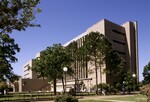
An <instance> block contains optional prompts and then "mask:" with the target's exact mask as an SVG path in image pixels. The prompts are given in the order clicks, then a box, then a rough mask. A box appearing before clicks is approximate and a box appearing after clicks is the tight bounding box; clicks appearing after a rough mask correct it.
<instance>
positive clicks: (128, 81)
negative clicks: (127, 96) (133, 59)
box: [124, 72, 135, 93]
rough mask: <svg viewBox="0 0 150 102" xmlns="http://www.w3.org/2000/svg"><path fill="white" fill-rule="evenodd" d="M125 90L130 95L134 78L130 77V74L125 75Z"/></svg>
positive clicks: (133, 85)
mask: <svg viewBox="0 0 150 102" xmlns="http://www.w3.org/2000/svg"><path fill="white" fill-rule="evenodd" d="M124 81H125V90H126V91H128V93H130V92H131V91H132V90H133V89H134V88H135V78H134V77H133V76H132V73H130V72H127V73H125V78H124Z"/></svg>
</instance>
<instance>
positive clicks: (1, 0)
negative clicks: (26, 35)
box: [0, 0, 41, 35]
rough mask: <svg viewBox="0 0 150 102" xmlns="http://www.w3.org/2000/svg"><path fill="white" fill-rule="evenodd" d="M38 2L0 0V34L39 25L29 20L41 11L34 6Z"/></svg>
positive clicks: (31, 0)
mask: <svg viewBox="0 0 150 102" xmlns="http://www.w3.org/2000/svg"><path fill="white" fill-rule="evenodd" d="M39 3H40V0H0V15H1V16H0V35H2V34H9V33H11V32H12V31H13V30H18V31H21V30H26V28H27V27H35V26H39V25H37V24H34V23H33V22H31V21H33V20H34V19H35V13H37V12H40V11H41V10H40V9H39V8H37V7H36V6H37V4H39Z"/></svg>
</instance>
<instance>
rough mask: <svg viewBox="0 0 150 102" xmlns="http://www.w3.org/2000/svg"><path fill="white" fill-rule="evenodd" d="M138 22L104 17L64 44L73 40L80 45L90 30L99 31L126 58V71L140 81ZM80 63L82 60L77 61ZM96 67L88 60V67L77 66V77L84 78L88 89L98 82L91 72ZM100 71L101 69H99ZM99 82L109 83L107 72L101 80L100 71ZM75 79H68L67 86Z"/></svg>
mask: <svg viewBox="0 0 150 102" xmlns="http://www.w3.org/2000/svg"><path fill="white" fill-rule="evenodd" d="M137 28H138V27H137V22H130V21H128V22H126V23H124V24H122V25H118V24H116V23H113V22H111V21H108V20H106V19H103V20H101V21H99V22H97V23H96V24H94V25H93V26H91V27H90V28H88V29H87V30H86V31H85V32H83V33H82V34H80V35H79V36H77V37H76V38H74V39H72V40H71V41H69V42H67V43H66V44H65V45H64V46H67V45H68V44H70V43H71V42H73V41H76V42H77V43H78V46H80V45H82V43H83V39H84V36H85V35H87V34H89V33H90V32H92V31H94V32H96V31H98V32H100V33H101V34H103V35H104V36H106V37H107V38H108V40H109V41H110V42H111V44H112V48H113V49H114V50H115V51H117V52H118V53H119V55H120V56H121V57H122V58H123V59H124V60H125V64H126V65H125V69H124V70H125V71H130V72H132V73H133V74H136V78H137V81H138V78H139V69H138V29H137ZM77 63H80V62H77ZM106 66H107V65H105V64H104V65H103V66H102V70H103V69H105V68H106ZM93 69H94V66H93V65H92V64H90V62H88V66H87V68H83V67H81V66H78V67H77V71H76V72H75V73H76V75H77V76H76V77H77V79H78V80H82V81H83V82H84V84H85V86H86V89H87V90H89V89H90V88H91V87H93V86H94V85H95V84H96V76H95V73H94V72H91V71H92V70H93ZM97 72H99V70H98V71H97ZM98 83H109V78H108V77H107V75H106V74H105V73H103V74H102V80H100V73H98ZM74 84H75V81H74V79H73V77H72V79H68V80H67V87H68V88H69V87H73V85H74ZM61 86H62V84H61V82H60V83H59V82H58V90H62V88H61Z"/></svg>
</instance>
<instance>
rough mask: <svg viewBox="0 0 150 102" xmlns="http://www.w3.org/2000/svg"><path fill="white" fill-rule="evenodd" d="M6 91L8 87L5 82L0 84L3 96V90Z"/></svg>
mask: <svg viewBox="0 0 150 102" xmlns="http://www.w3.org/2000/svg"><path fill="white" fill-rule="evenodd" d="M7 89H8V85H7V83H5V82H0V92H1V93H2V95H4V90H7Z"/></svg>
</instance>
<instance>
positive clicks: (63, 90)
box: [61, 77, 65, 92]
mask: <svg viewBox="0 0 150 102" xmlns="http://www.w3.org/2000/svg"><path fill="white" fill-rule="evenodd" d="M61 80H62V85H63V91H64V92H65V86H64V78H63V77H62V79H61Z"/></svg>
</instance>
